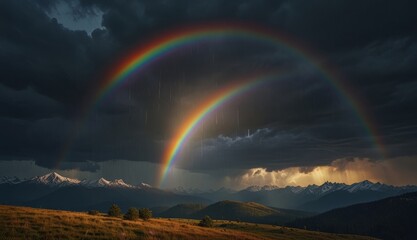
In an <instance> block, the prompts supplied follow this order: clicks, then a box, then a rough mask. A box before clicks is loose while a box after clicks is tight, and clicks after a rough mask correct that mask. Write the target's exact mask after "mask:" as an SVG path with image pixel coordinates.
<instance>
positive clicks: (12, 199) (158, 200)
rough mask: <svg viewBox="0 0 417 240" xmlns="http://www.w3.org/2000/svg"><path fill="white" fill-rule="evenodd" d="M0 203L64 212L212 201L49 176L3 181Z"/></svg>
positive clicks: (115, 183)
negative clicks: (116, 205)
mask: <svg viewBox="0 0 417 240" xmlns="http://www.w3.org/2000/svg"><path fill="white" fill-rule="evenodd" d="M1 179H2V182H0V204H8V205H21V206H31V207H42V208H51V209H62V210H77V211H85V210H91V209H97V210H100V211H107V210H108V208H109V206H110V205H111V204H112V203H117V204H118V205H119V206H120V207H121V208H122V209H123V210H125V209H127V208H129V207H156V206H173V205H175V204H179V203H184V202H185V203H186V202H195V203H202V204H203V203H204V204H207V203H209V202H210V201H209V200H206V199H203V198H200V197H194V196H186V195H180V194H176V193H173V192H170V191H164V190H161V189H158V188H154V187H152V186H150V185H149V184H146V183H141V184H139V185H131V184H127V183H125V182H124V181H123V180H122V179H116V180H113V181H109V180H106V179H104V178H100V179H97V180H82V181H81V180H78V179H73V178H67V177H63V176H61V175H59V174H58V173H55V172H53V173H49V174H46V175H43V176H37V177H33V178H31V179H26V180H20V179H18V178H15V177H13V178H6V177H3V178H1Z"/></svg>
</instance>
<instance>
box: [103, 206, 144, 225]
mask: <svg viewBox="0 0 417 240" xmlns="http://www.w3.org/2000/svg"><path fill="white" fill-rule="evenodd" d="M108 215H109V216H110V217H121V216H122V215H123V214H122V210H121V209H120V207H119V206H117V205H116V204H113V205H111V207H110V209H109V211H108ZM123 218H124V219H126V220H137V219H139V218H141V219H143V220H145V221H146V220H149V219H150V218H152V211H151V210H149V209H147V208H140V209H137V208H134V207H132V208H129V209H128V210H127V212H126V214H124V215H123Z"/></svg>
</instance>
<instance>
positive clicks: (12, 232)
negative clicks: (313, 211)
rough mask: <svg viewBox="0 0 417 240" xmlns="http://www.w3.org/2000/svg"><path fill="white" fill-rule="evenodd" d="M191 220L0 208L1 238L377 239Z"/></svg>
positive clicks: (269, 226) (250, 224)
mask: <svg viewBox="0 0 417 240" xmlns="http://www.w3.org/2000/svg"><path fill="white" fill-rule="evenodd" d="M197 223H198V221H196V220H188V219H165V218H153V219H150V220H149V221H143V220H137V221H129V220H123V219H121V218H113V217H108V216H105V215H99V216H92V215H88V214H87V213H83V212H69V211H57V210H47V209H36V208H28V207H15V206H3V205H0V239H7V240H9V239H10V240H12V239H45V240H46V239H239V240H243V239H248V240H249V239H318V240H320V239H329V240H330V239H346V240H347V239H374V238H370V237H362V236H354V235H341V234H331V233H321V232H313V231H305V230H300V229H293V228H285V227H280V226H272V225H265V224H252V223H242V222H240V223H238V222H230V221H215V226H214V227H213V228H205V227H200V226H197Z"/></svg>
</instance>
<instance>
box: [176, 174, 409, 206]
mask: <svg viewBox="0 0 417 240" xmlns="http://www.w3.org/2000/svg"><path fill="white" fill-rule="evenodd" d="M173 191H174V192H176V193H179V194H185V195H192V196H199V197H202V198H205V199H209V200H211V201H221V200H224V199H228V200H235V201H242V202H257V203H260V204H263V205H267V206H272V207H276V208H286V209H297V210H302V211H309V212H325V211H328V210H330V209H334V208H339V207H344V206H349V205H352V204H356V203H362V202H369V201H374V200H378V199H382V198H385V197H390V196H395V195H399V194H403V193H407V192H413V191H417V186H412V185H407V186H392V185H386V184H382V183H379V182H377V183H372V182H370V181H367V180H365V181H362V182H358V183H354V184H351V185H348V184H344V183H332V182H325V183H323V184H322V185H308V186H306V187H300V186H287V187H277V186H271V185H267V186H250V187H248V188H245V189H243V190H240V191H233V190H231V189H225V188H221V189H219V190H211V191H206V192H204V191H201V190H198V189H191V190H190V189H189V190H187V189H184V188H179V189H178V188H177V189H174V190H173Z"/></svg>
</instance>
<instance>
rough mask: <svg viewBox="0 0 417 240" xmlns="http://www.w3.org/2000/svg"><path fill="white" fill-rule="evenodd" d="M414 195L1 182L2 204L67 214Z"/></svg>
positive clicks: (375, 189) (360, 188)
mask: <svg viewBox="0 0 417 240" xmlns="http://www.w3.org/2000/svg"><path fill="white" fill-rule="evenodd" d="M413 191H417V186H410V185H408V186H392V185H386V184H382V183H372V182H370V181H362V182H359V183H354V184H351V185H347V184H343V183H332V182H325V183H324V184H322V185H309V186H306V187H300V186H287V187H277V186H271V185H267V186H250V187H248V188H245V189H243V190H240V191H235V190H231V189H227V188H220V189H217V190H210V191H202V190H200V189H196V188H194V189H185V188H181V187H180V188H176V189H173V190H162V189H158V188H155V187H152V186H151V185H149V184H146V183H141V184H138V185H132V184H128V183H125V182H124V181H123V180H122V179H115V180H106V179H104V178H100V179H97V180H79V179H73V178H68V177H64V176H61V175H59V174H58V173H55V172H52V173H48V174H46V175H43V176H37V177H33V178H30V179H19V178H17V177H0V204H12V205H25V206H33V207H45V208H54V209H65V210H89V209H93V208H94V209H98V210H101V211H104V210H106V209H107V208H108V205H109V204H111V203H114V202H115V203H118V204H119V205H121V207H122V208H128V207H130V206H137V207H151V208H153V209H160V211H163V210H165V209H167V208H169V207H172V206H174V205H176V204H182V203H187V204H189V203H193V204H211V203H214V202H219V201H224V200H231V201H239V202H257V203H259V204H262V205H265V206H270V207H272V208H278V209H294V210H299V211H307V212H316V213H320V212H325V211H328V210H331V209H334V208H340V207H345V206H349V205H352V204H357V203H364V202H369V201H375V200H379V199H382V198H386V197H390V196H395V195H400V194H403V193H407V192H413ZM73 196H77V197H76V198H74V197H73ZM70 199H71V200H70Z"/></svg>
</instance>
